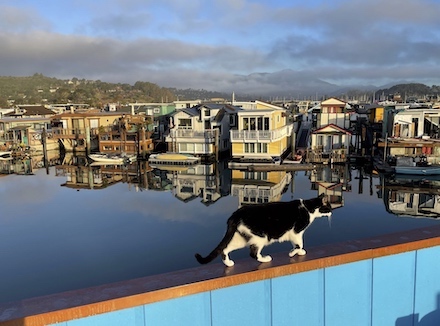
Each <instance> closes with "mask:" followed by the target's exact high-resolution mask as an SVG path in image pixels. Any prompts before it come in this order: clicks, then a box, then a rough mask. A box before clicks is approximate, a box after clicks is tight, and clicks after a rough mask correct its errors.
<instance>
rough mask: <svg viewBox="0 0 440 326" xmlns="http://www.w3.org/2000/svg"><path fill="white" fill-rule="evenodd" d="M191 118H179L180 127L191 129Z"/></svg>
mask: <svg viewBox="0 0 440 326" xmlns="http://www.w3.org/2000/svg"><path fill="white" fill-rule="evenodd" d="M191 126H192V124H191V119H179V128H182V129H191Z"/></svg>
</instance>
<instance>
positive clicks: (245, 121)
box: [243, 118, 249, 130]
mask: <svg viewBox="0 0 440 326" xmlns="http://www.w3.org/2000/svg"><path fill="white" fill-rule="evenodd" d="M248 129H249V118H243V130H248Z"/></svg>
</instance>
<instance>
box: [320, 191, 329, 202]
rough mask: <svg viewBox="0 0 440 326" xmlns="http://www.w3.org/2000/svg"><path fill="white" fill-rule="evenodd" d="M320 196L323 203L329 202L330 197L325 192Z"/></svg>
mask: <svg viewBox="0 0 440 326" xmlns="http://www.w3.org/2000/svg"><path fill="white" fill-rule="evenodd" d="M319 198H320V199H321V200H322V203H323V204H324V205H326V204H327V203H328V197H327V195H326V194H325V193H322V194H320V195H319Z"/></svg>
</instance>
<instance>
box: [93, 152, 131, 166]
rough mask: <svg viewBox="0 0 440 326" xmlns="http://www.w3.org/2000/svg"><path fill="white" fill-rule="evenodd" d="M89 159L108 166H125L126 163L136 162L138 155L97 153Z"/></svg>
mask: <svg viewBox="0 0 440 326" xmlns="http://www.w3.org/2000/svg"><path fill="white" fill-rule="evenodd" d="M89 158H90V159H91V160H93V161H95V162H100V163H108V164H124V163H132V162H135V161H136V155H126V154H107V153H95V154H90V155H89Z"/></svg>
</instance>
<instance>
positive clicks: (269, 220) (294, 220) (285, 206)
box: [195, 194, 332, 267]
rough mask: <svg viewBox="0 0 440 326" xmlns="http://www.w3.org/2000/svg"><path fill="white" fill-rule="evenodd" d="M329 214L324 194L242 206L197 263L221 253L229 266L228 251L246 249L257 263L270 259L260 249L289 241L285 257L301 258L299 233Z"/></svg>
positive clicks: (301, 249) (303, 253)
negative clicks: (207, 252)
mask: <svg viewBox="0 0 440 326" xmlns="http://www.w3.org/2000/svg"><path fill="white" fill-rule="evenodd" d="M331 214H332V207H331V205H330V203H329V201H328V198H327V196H326V195H325V194H321V195H319V196H318V197H316V198H311V199H306V200H303V199H295V200H292V201H289V202H272V203H264V204H258V205H248V206H243V207H241V208H239V209H238V210H236V211H235V212H234V213H233V214H232V215H231V217H229V219H228V222H227V224H228V227H227V230H226V234H225V236H224V237H223V239H222V240H221V241H220V243H219V244H218V246H217V247H216V248H215V249H214V250H213V251H212V252H211V253H210V254H209V255H208V256H206V257H202V256H201V255H200V254H196V255H195V257H196V259H197V261H198V262H199V263H200V264H207V263H209V262H211V261H212V260H214V259H215V258H216V257H217V256H218V255H220V254H221V256H222V261H223V263H224V264H225V265H226V266H228V267H231V266H233V265H234V261H233V260H231V259H230V258H229V253H230V252H231V251H234V250H237V249H241V248H245V247H250V255H251V257H252V258H255V259H256V260H257V261H259V262H261V263H265V262H270V261H271V260H272V257H271V256H269V255H267V256H263V255H262V254H261V251H262V249H263V248H264V247H265V246H267V245H269V244H271V243H274V242H284V241H290V242H291V243H292V245H293V249H292V250H291V251H290V252H289V256H290V257H293V256H295V255H296V254H298V255H305V254H306V251H305V250H304V248H303V234H304V231H305V230H306V229H307V227H308V226H309V225H310V224H311V223H312V222H313V220H314V219H315V218H317V217H322V216H328V217H330V216H331Z"/></svg>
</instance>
